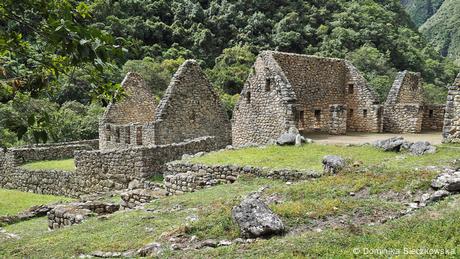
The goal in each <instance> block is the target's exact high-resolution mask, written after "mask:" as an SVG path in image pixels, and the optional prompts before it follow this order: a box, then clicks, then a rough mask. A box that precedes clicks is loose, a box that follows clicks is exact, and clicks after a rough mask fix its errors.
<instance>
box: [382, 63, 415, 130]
mask: <svg viewBox="0 0 460 259" xmlns="http://www.w3.org/2000/svg"><path fill="white" fill-rule="evenodd" d="M423 105H424V104H423V88H422V79H421V76H420V73H414V72H409V71H403V72H400V73H399V74H398V75H397V77H396V80H395V82H394V83H393V86H392V88H391V90H390V92H389V94H388V97H387V100H386V102H385V107H384V115H383V130H384V131H385V132H392V133H419V132H421V131H422V121H423V113H424V112H423V110H424V108H423Z"/></svg>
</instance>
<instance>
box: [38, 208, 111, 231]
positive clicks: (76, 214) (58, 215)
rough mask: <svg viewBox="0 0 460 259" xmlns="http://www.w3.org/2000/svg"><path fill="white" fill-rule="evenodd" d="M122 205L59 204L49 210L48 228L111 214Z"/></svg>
mask: <svg viewBox="0 0 460 259" xmlns="http://www.w3.org/2000/svg"><path fill="white" fill-rule="evenodd" d="M119 209H120V206H119V205H117V204H112V203H103V202H86V203H68V204H63V205H57V206H56V207H54V209H52V210H51V211H49V212H48V214H47V216H48V228H49V229H57V228H62V227H65V226H70V225H74V224H79V223H81V222H83V221H84V220H85V219H87V218H89V217H91V216H95V215H103V214H111V213H114V212H115V211H117V210H119Z"/></svg>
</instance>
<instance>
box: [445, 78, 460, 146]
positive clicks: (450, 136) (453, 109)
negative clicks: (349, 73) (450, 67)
mask: <svg viewBox="0 0 460 259" xmlns="http://www.w3.org/2000/svg"><path fill="white" fill-rule="evenodd" d="M442 135H443V141H444V142H445V143H460V74H458V76H457V79H456V80H455V82H454V84H453V85H452V86H451V87H449V94H448V96H447V104H446V115H445V120H444V129H443V133H442Z"/></svg>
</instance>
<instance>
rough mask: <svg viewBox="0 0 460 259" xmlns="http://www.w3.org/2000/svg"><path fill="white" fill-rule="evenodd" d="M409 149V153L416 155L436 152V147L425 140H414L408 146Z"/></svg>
mask: <svg viewBox="0 0 460 259" xmlns="http://www.w3.org/2000/svg"><path fill="white" fill-rule="evenodd" d="M409 150H410V152H411V154H413V155H416V156H421V155H424V154H433V153H436V147H435V146H432V145H431V144H430V142H427V141H419V142H415V143H414V144H412V145H411V146H410V148H409Z"/></svg>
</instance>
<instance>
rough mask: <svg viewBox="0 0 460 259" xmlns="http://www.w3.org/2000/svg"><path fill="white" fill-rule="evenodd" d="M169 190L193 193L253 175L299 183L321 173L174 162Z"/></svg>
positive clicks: (167, 177)
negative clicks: (242, 176)
mask: <svg viewBox="0 0 460 259" xmlns="http://www.w3.org/2000/svg"><path fill="white" fill-rule="evenodd" d="M164 174H165V189H166V190H167V191H168V193H171V194H174V193H178V192H181V193H183V192H193V191H196V190H199V189H202V188H207V187H211V186H214V185H217V184H222V183H233V182H234V181H236V180H237V178H238V176H239V175H253V176H256V177H264V178H270V179H280V180H283V181H299V180H308V179H312V178H318V177H320V176H321V173H319V172H315V171H308V170H303V171H302V170H288V169H275V170H269V169H266V168H258V167H250V166H244V167H241V166H233V165H227V166H222V165H215V166H213V165H201V164H190V163H187V162H185V163H184V162H171V163H168V164H167V165H166V169H165V171H164Z"/></svg>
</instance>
